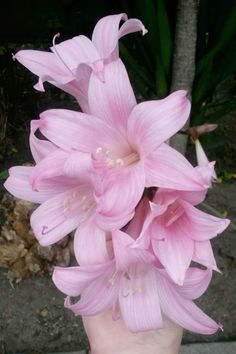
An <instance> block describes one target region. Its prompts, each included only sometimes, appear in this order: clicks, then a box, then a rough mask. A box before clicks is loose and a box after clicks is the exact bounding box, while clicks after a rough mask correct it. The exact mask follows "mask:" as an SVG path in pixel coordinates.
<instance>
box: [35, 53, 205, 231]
mask: <svg viewBox="0 0 236 354" xmlns="http://www.w3.org/2000/svg"><path fill="white" fill-rule="evenodd" d="M88 98H89V107H90V110H91V114H92V115H88V114H84V113H79V112H73V111H66V110H49V111H46V112H44V113H42V114H41V115H40V121H39V123H38V126H39V129H40V131H41V133H42V134H43V135H44V136H45V137H46V138H47V139H49V140H50V141H51V142H52V143H53V144H54V145H55V146H57V147H58V148H60V149H62V150H63V151H66V152H68V153H70V154H72V155H74V156H75V158H74V159H73V169H74V171H75V174H76V171H77V173H80V169H81V158H82V157H81V158H80V157H79V156H80V155H79V154H84V156H86V157H88V156H91V157H92V169H93V172H94V175H95V180H96V182H95V186H96V187H95V199H96V203H97V211H98V212H99V214H100V217H99V223H100V227H101V228H104V229H110V230H111V229H116V228H120V227H122V226H121V225H123V226H124V225H125V223H124V222H122V219H123V218H124V219H125V220H126V221H127V215H130V217H129V219H130V218H131V217H132V215H133V214H132V213H133V212H134V208H135V207H136V205H137V203H138V202H139V200H140V198H141V196H142V194H143V191H144V188H145V187H151V186H158V187H163V188H173V189H178V190H198V191H200V190H203V189H206V188H207V187H209V180H208V179H206V178H205V176H204V173H202V171H203V170H204V171H208V169H209V168H208V167H205V168H202V169H194V168H193V167H192V166H191V164H190V163H189V162H188V161H187V160H186V159H185V158H184V157H183V156H182V155H181V154H179V153H178V152H177V151H176V150H174V149H172V148H171V147H169V146H168V145H166V144H165V143H164V141H166V140H167V139H168V138H169V137H171V136H172V135H173V134H175V133H176V132H177V131H178V130H179V129H180V128H181V127H182V126H183V124H184V123H185V121H186V120H187V118H188V115H189V110H190V103H189V101H188V100H187V98H186V92H185V91H177V92H175V93H172V94H171V95H169V96H168V97H167V98H165V99H163V100H155V101H148V102H143V103H140V104H136V101H135V97H134V94H133V90H132V88H131V85H130V82H129V79H128V76H127V72H126V70H125V68H124V65H123V64H122V62H121V61H120V60H119V59H118V60H116V61H115V62H112V63H109V64H107V65H106V67H105V69H104V82H101V81H100V80H99V79H98V78H97V76H96V75H95V74H93V73H92V75H91V78H90V84H89V90H88ZM76 154H78V155H76ZM76 156H78V158H77V159H76ZM81 156H82V155H81ZM46 166H47V165H46V160H45V162H44V161H42V163H40V169H39V168H38V167H36V168H35V173H34V177H33V179H34V182H33V183H36V182H35V179H36V180H37V179H39V178H40V174H41V172H42V173H43V174H44V173H45V172H44V171H45V170H46ZM40 171H41V172H40ZM121 191H122V192H121ZM102 215H104V220H102ZM108 215H109V221H108V218H107V216H108Z"/></svg>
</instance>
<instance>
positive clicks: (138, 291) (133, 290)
mask: <svg viewBox="0 0 236 354" xmlns="http://www.w3.org/2000/svg"><path fill="white" fill-rule="evenodd" d="M141 291H142V289H141V288H137V289H127V290H126V291H125V292H122V296H123V297H128V296H131V295H134V294H137V293H140V292H141Z"/></svg>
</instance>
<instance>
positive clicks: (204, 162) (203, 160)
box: [195, 139, 217, 180]
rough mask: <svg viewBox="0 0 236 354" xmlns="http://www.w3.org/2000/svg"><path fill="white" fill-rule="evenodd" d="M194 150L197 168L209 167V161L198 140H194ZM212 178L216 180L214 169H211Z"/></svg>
mask: <svg viewBox="0 0 236 354" xmlns="http://www.w3.org/2000/svg"><path fill="white" fill-rule="evenodd" d="M195 148H196V155H197V163H198V166H208V165H209V160H208V158H207V156H206V153H205V151H204V150H203V147H202V145H201V143H200V141H199V140H198V139H197V140H195ZM212 178H213V179H214V180H216V179H217V175H216V172H215V169H214V168H213V169H212Z"/></svg>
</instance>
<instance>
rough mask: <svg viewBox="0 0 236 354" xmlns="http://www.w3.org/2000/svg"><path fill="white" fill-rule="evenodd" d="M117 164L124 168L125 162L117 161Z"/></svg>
mask: <svg viewBox="0 0 236 354" xmlns="http://www.w3.org/2000/svg"><path fill="white" fill-rule="evenodd" d="M116 164H117V165H120V166H124V160H122V159H116Z"/></svg>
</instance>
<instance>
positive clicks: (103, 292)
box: [65, 262, 119, 316]
mask: <svg viewBox="0 0 236 354" xmlns="http://www.w3.org/2000/svg"><path fill="white" fill-rule="evenodd" d="M114 271H115V269H114V263H113V262H110V263H109V264H106V267H104V268H103V274H102V275H100V276H97V278H96V279H95V280H94V281H93V282H91V284H90V285H88V287H86V289H85V292H84V294H82V296H81V298H80V300H79V301H78V302H77V303H75V304H71V301H70V298H67V299H66V300H65V307H66V308H69V309H70V310H72V311H73V312H74V313H75V314H76V315H82V316H93V315H96V314H98V313H100V312H102V311H104V310H106V309H109V308H112V307H113V304H114V303H115V301H116V299H117V294H118V286H119V277H118V278H117V279H116V281H115V283H113V278H112V277H113V275H114Z"/></svg>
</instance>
